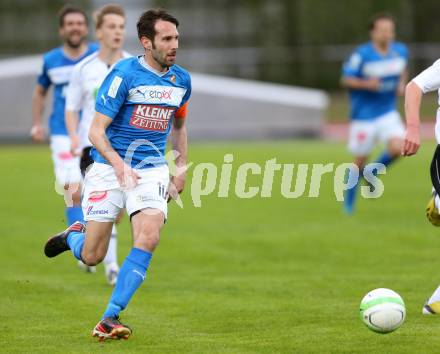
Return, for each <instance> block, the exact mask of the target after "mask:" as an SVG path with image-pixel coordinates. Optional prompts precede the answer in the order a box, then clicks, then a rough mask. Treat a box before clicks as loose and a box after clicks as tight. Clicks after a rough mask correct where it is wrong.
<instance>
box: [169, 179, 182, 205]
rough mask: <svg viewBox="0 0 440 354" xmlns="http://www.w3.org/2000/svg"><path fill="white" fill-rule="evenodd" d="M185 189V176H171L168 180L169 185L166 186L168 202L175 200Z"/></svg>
mask: <svg viewBox="0 0 440 354" xmlns="http://www.w3.org/2000/svg"><path fill="white" fill-rule="evenodd" d="M184 187H185V176H182V175H179V176H173V177H171V179H170V184H169V185H168V202H170V201H171V200H172V199H177V197H178V196H179V194H180V193H182V192H183V188H184Z"/></svg>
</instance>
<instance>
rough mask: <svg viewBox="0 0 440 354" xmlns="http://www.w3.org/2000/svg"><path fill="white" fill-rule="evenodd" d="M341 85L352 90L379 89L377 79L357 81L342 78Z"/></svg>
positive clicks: (351, 78)
mask: <svg viewBox="0 0 440 354" xmlns="http://www.w3.org/2000/svg"><path fill="white" fill-rule="evenodd" d="M341 85H342V86H343V87H346V88H348V89H352V90H368V91H377V90H379V87H380V80H379V79H378V78H369V79H359V78H357V77H343V78H342V79H341Z"/></svg>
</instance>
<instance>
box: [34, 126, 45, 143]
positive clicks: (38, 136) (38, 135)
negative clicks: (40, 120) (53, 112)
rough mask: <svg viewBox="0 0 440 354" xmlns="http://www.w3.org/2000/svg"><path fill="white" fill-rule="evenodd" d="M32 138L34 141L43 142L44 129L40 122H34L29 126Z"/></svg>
mask: <svg viewBox="0 0 440 354" xmlns="http://www.w3.org/2000/svg"><path fill="white" fill-rule="evenodd" d="M31 137H32V140H33V141H34V142H36V143H44V141H45V140H46V131H45V129H44V127H43V126H42V125H41V124H35V125H33V126H32V128H31Z"/></svg>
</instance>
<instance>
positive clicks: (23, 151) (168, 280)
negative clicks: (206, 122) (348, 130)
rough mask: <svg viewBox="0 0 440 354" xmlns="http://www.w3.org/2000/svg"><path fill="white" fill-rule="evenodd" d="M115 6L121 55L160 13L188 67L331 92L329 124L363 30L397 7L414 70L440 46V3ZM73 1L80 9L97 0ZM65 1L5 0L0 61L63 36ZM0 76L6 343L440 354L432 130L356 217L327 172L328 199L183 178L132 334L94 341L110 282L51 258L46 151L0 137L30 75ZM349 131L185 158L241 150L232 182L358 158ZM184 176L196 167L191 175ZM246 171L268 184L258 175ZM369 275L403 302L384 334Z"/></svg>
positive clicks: (0, 285) (339, 111) (0, 298)
mask: <svg viewBox="0 0 440 354" xmlns="http://www.w3.org/2000/svg"><path fill="white" fill-rule="evenodd" d="M115 2H116V3H120V4H122V5H124V7H125V8H126V10H127V18H128V21H127V22H128V26H127V29H128V35H129V38H128V41H127V49H129V50H131V51H133V53H136V52H137V51H138V48H139V47H138V45H137V42H136V36H135V32H134V25H135V21H136V20H137V17H138V15H139V13H140V12H141V11H142V10H143V9H145V8H148V7H155V6H162V7H165V8H167V9H169V10H170V11H171V12H172V13H174V14H175V15H176V16H177V17H178V18H179V19H180V20H181V23H182V25H181V27H180V31H181V33H182V41H181V49H180V50H179V57H178V59H179V64H181V65H183V66H185V67H187V68H189V69H190V70H191V71H194V72H197V73H205V74H210V75H224V76H227V77H234V78H243V79H250V80H259V81H263V82H270V83H279V84H287V85H295V86H301V87H307V88H312V89H319V90H325V92H326V93H327V94H328V95H329V98H330V99H329V101H328V102H329V106H328V109H326V110H325V111H323V118H324V119H323V120H321V121H320V122H321V124H322V126H324V127H325V126H330V127H338V126H339V125H338V123H339V122H345V121H346V116H347V101H346V97H345V94H344V93H342V92H341V91H340V87H339V75H340V66H341V62H342V60H343V59H344V58H345V57H346V55H347V54H348V53H349V52H350V50H352V49H353V48H354V46H355V45H357V44H358V43H360V42H363V41H366V40H367V38H368V32H367V29H366V28H367V23H368V19H369V18H370V16H371V15H373V14H374V13H376V12H379V11H387V12H390V13H392V14H394V15H395V16H396V19H397V35H398V39H399V40H401V41H404V42H406V43H408V45H409V48H410V53H411V54H410V55H411V60H410V76H414V75H415V74H416V73H417V72H419V71H420V70H421V69H422V68H423V67H425V66H427V65H429V64H431V63H432V62H433V61H434V60H435V59H437V58H438V57H439V53H440V41H439V38H440V25H439V23H438V19H437V18H438V15H437V14H438V9H439V5H438V4H437V2H436V1H429V0H419V1H416V0H400V1H397V0H396V1H391V0H388V1H385V0H381V1H363V0H352V1H350V0H336V1H332V2H330V1H325V0H291V1H289V0H284V1H281V0H278V1H277V0H273V1H250V0H249V1H230V0H229V1H225V0H224V1H220V0H218V1H209V2H207V1H202V0H199V1H195V0H193V1H185V2H182V1H177V0H175V1H160V2H159V1H139V0H132V1H125V2H124V1H119V2H118V1H115ZM71 3H74V4H77V5H81V6H83V7H84V8H85V9H87V11H88V13H91V11H92V9H94V8H96V7H98V6H100V5H102V4H104V2H103V1H72V2H71ZM63 4H64V2H63V1H30V0H29V1H8V0H2V1H0V47H1V48H2V49H1V51H0V59H1V60H2V61H3V60H11V59H12V60H16V58H18V57H21V56H29V55H37V54H41V53H42V52H44V51H46V50H48V49H50V48H52V47H54V46H57V45H58V44H59V40H58V36H57V21H56V13H57V11H58V9H59V8H60V6H62V5H63ZM7 63H8V65H10V64H11V63H13V62H11V61H7ZM10 69H11V71H13V70H15V69H16V68H13V67H10ZM6 71H7V69H4V70H3V74H4V73H5V72H6ZM4 75H5V76H6V74H4ZM8 78H9V79H11V77H10V76H9V77H8ZM12 79H13V77H12ZM2 82H3V87H2ZM4 82H5V81H4V80H2V78H1V75H0V90H5V91H0V92H1V96H2V97H5V95H6V94H4V93H5V92H7V94H10V96H7V97H8V101H7V103H2V114H1V115H0V135H1V136H2V139H3V140H2V142H3V143H4V144H2V145H1V146H0V161H1V163H2V165H1V167H2V174H1V177H0V184H1V185H2V186H3V187H4V188H3V191H2V194H1V198H0V208H1V209H0V212H1V214H0V215H1V220H2V231H1V232H0V259H1V262H0V264H1V267H2V270H1V272H0V343H1V344H2V345H1V346H0V352H5V353H24V352H25V353H34V352H35V353H37V352H38V353H48V352H50V353H52V352H53V353H55V352H75V353H78V352H84V353H90V352H105V353H110V352H139V353H141V352H146V351H147V350H148V351H150V352H154V353H156V352H157V353H182V352H195V353H212V352H215V353H231V352H234V353H274V352H278V353H290V352H292V353H309V352H310V353H327V352H334V353H365V352H372V353H414V352H423V353H425V352H426V353H428V352H433V353H435V352H438V350H437V348H438V347H439V345H440V339H439V337H438V335H437V334H438V330H439V329H440V323H439V321H438V319H436V318H428V319H427V318H423V317H422V316H421V314H420V310H421V305H422V304H423V302H424V301H425V300H426V297H427V296H428V295H429V294H430V292H431V291H432V290H433V289H434V288H435V287H436V286H437V285H438V282H439V277H438V270H437V269H438V268H439V263H438V248H439V246H440V245H439V240H438V230H436V229H434V228H433V227H431V226H430V225H428V224H427V222H426V220H425V219H424V215H423V214H424V205H425V202H426V199H427V197H428V195H429V188H430V187H429V175H428V170H427V167H428V165H429V161H430V156H431V152H432V150H433V147H434V143H433V142H432V141H426V142H425V143H424V145H423V146H422V149H421V151H420V154H419V155H418V156H417V157H415V158H411V159H407V160H405V161H402V162H400V163H399V164H397V165H396V166H395V167H393V168H392V169H391V171H390V173H389V174H387V176H385V177H384V183H385V188H386V189H385V194H384V196H383V197H382V198H380V199H379V200H374V201H372V200H360V203H359V210H358V212H357V213H356V214H355V215H354V216H353V217H351V218H347V217H345V216H344V215H343V214H342V206H341V205H340V203H338V202H336V200H335V197H334V194H333V190H332V189H333V179H332V177H331V175H327V176H326V177H325V178H323V183H322V186H321V191H320V196H319V198H308V197H307V196H304V197H302V198H298V199H295V200H290V199H286V198H284V197H282V196H281V194H280V192H279V187H278V186H279V184H280V176H277V177H276V178H275V182H274V192H273V195H272V197H271V198H263V197H257V198H253V199H251V200H242V199H239V198H237V197H235V196H234V195H233V193H231V197H230V198H218V197H217V196H216V192H217V190H216V191H215V192H214V193H212V194H211V195H209V196H207V197H206V198H203V206H202V208H195V207H193V206H192V203H191V196H190V195H189V188H187V190H186V192H185V195H184V199H183V201H184V205H185V207H184V208H183V209H180V208H178V207H177V206H176V205H172V206H171V215H173V217H172V218H170V220H169V223H168V225H167V227H166V228H165V229H164V237H163V241H162V244H161V246H160V248H159V250H158V253H157V256H155V260H154V266H153V267H152V269H151V271H150V274H149V277H150V278H149V281H147V282H146V283H145V284H144V286H143V288H142V291H141V292H140V294H141V295H140V296H138V298H137V299H136V301H134V302H133V304H132V305H131V308H130V309H128V310H127V313H126V315H125V316H126V317H124V318H126V319H127V322H129V323H130V324H131V325H132V326H133V327H134V328H135V335H134V336H133V338H131V339H130V341H128V342H118V343H96V342H95V341H93V340H92V339H91V338H89V337H88V335H89V330H90V329H91V328H92V327H93V325H94V324H95V318H98V316H99V314H100V311H101V310H102V308H103V306H104V303H103V301H105V299H106V298H107V296H108V294H109V289H108V287H107V286H106V284H105V282H104V277H103V276H102V275H101V274H98V275H96V276H89V275H84V274H81V273H80V272H79V271H77V270H76V269H75V263H74V261H73V260H72V259H70V258H69V257H64V258H60V259H59V260H58V259H57V260H56V261H48V260H46V259H44V258H43V257H42V252H41V248H42V245H43V243H44V242H45V240H46V238H47V236H48V235H50V234H51V233H53V232H54V231H58V230H59V229H62V228H63V227H64V220H63V216H62V208H63V201H62V198H61V197H60V196H59V195H57V194H56V193H55V192H54V189H53V176H52V170H51V169H52V166H51V161H50V152H49V149H48V147H47V146H45V145H43V146H35V145H27V144H20V145H18V144H16V143H17V142H20V143H22V142H23V139H25V140H26V139H27V141H28V137H27V136H14V137H13V138H14V139H8V134H9V133H8V134H1V133H3V131H2V129H3V128H2V127H3V126H4V125H7V124H9V123H10V122H11V121H15V120H17V121H18V120H20V121H21V122H26V120H28V121H29V125H30V117H26V116H17V115H15V116H14V115H12V114H10V113H8V114H6V113H5V112H9V111H8V109H9V110H10V109H11V107H13V108H14V109H15V108H16V107H22V106H25V107H29V106H30V100H29V99H27V98H26V97H27V96H23V95H22V94H21V93H22V90H25V89H26V88H28V87H24V86H22V87H20V85H19V86H18V87H12V86H8V85H9V82H8V85H6V87H5V85H4ZM17 82H19V80H17ZM11 87H12V88H11ZM313 92H315V91H313ZM315 93H316V92H315ZM9 97H13V99H14V101H10V99H9ZM29 98H30V97H29ZM435 101H436V97H435V95H429V96H427V97H426V99H425V101H424V105H423V118H424V119H425V120H426V121H427V122H428V125H427V132H426V137H428V138H429V137H432V136H433V134H432V124H431V125H430V124H429V122H430V121H432V119H433V116H434V112H435V108H436V102H435ZM286 119H290V118H289V117H286ZM13 124H15V123H13ZM342 132H344V130H343V129H342ZM342 135H343V134H339V133H338V134H335V136H336V138H337V139H336V141H334V140H332V139H321V138H323V137H324V138H326V137H327V138H329V137H328V136H325V134H321V135H318V136H315V139H313V140H307V141H305V140H295V141H291V140H277V141H275V140H273V137H272V139H270V140H267V139H264V140H261V141H252V142H250V141H248V140H238V141H235V142H227V143H225V142H222V141H219V140H218V139H217V141H216V142H211V143H209V142H196V143H193V144H192V145H191V150H190V151H191V155H190V160H191V161H192V162H194V163H195V164H197V163H201V162H212V163H214V164H216V165H217V166H218V168H219V169H220V166H221V164H222V163H223V156H224V154H226V153H233V154H234V157H235V159H234V170H233V177H234V176H235V172H236V167H237V166H238V165H239V164H240V163H243V162H257V163H259V164H260V165H264V163H265V161H267V160H269V159H271V158H274V157H276V158H277V162H279V163H295V164H296V163H323V164H325V163H336V164H337V163H341V162H347V161H349V160H350V157H349V156H348V154H347V152H346V150H345V145H344V142H343V141H342V140H340V138H341V137H342ZM17 138H20V139H18V140H17ZM223 138H225V139H227V138H228V137H227V136H223ZM6 142H14V144H13V145H8V144H5V143H6ZM191 178H192V175H191V171H190V174H189V176H188V181H189V182H188V183H191ZM249 183H250V184H251V185H261V178H260V177H258V176H254V178H252V179H250V181H249ZM306 195H307V193H306ZM128 234H129V226H128V223H127V221H126V220H125V221H124V223H123V224H122V225H121V231H120V235H121V237H120V249H119V256H120V259H121V260H122V259H123V257H124V256H125V254H126V253H127V251H128V249H129V244H130V240H129V239H128V237H127V235H128ZM101 271H102V269H101ZM377 287H389V288H392V289H394V290H396V291H397V292H399V293H400V294H401V295H402V297H403V298H404V300H405V302H406V305H407V309H408V318H407V321H406V323H405V325H404V326H403V327H402V328H401V329H400V330H399V331H397V332H396V333H394V334H391V335H387V336H379V335H376V334H374V333H371V332H369V331H368V330H367V329H366V328H364V327H363V325H362V324H361V323H360V321H359V319H358V305H359V302H360V299H361V298H362V296H363V295H364V294H365V293H366V292H367V291H369V290H371V289H372V288H377ZM73 302H74V305H73V304H72V303H73Z"/></svg>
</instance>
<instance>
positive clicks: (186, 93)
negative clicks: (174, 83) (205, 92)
mask: <svg viewBox="0 0 440 354" xmlns="http://www.w3.org/2000/svg"><path fill="white" fill-rule="evenodd" d="M186 87H187V90H186V92H185V95H184V96H183V98H182V103H181V104H180V107H182V106H183V105H184V104H185V103H186V102H188V100H189V98H190V97H191V76H189V75H188V77H187V81H186Z"/></svg>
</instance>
